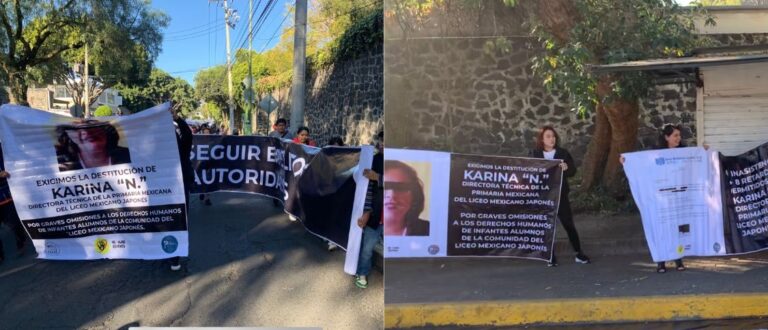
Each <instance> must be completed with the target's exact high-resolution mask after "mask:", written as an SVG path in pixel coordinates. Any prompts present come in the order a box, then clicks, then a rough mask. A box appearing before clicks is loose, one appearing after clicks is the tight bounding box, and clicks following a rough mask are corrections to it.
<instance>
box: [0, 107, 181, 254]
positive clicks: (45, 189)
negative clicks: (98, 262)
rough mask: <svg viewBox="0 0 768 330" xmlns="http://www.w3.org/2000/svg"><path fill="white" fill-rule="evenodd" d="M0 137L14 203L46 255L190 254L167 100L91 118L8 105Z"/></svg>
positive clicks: (0, 124) (1, 110)
mask: <svg viewBox="0 0 768 330" xmlns="http://www.w3.org/2000/svg"><path fill="white" fill-rule="evenodd" d="M0 138H2V144H3V155H4V160H5V168H6V169H7V170H8V172H9V173H10V174H11V178H10V179H9V184H10V188H11V194H12V195H13V200H14V203H15V204H16V210H17V211H18V214H19V218H20V219H21V220H22V223H23V224H24V228H25V229H26V230H27V232H28V233H29V235H30V237H31V238H32V242H33V243H34V245H35V249H36V250H37V253H38V257H39V258H43V259H65V260H78V259H101V258H126V259H164V258H169V257H174V256H186V255H187V254H188V236H187V212H186V208H185V198H184V187H183V181H182V174H181V167H180V164H179V153H178V151H177V150H178V149H177V145H176V137H175V132H174V126H173V121H172V118H171V114H170V112H169V111H168V104H164V105H160V106H157V107H154V108H151V109H147V110H144V111H142V112H139V113H137V114H133V115H130V116H122V117H102V118H98V119H93V120H83V119H77V118H69V117H63V116H59V115H55V114H51V113H48V112H43V111H38V110H34V109H30V108H26V107H21V106H12V105H4V106H3V107H2V108H0Z"/></svg>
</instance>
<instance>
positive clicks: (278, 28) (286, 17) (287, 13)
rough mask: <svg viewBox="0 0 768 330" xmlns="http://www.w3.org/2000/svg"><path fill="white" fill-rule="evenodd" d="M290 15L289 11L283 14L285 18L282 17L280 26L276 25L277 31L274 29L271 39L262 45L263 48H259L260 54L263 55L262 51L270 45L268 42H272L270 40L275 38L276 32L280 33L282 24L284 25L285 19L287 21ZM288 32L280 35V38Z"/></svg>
mask: <svg viewBox="0 0 768 330" xmlns="http://www.w3.org/2000/svg"><path fill="white" fill-rule="evenodd" d="M290 13H291V12H290V11H287V12H286V13H285V16H284V17H283V21H282V22H280V24H278V25H277V29H275V32H274V33H273V34H272V37H271V38H269V41H267V42H266V43H265V44H264V47H262V48H261V52H260V53H263V52H264V49H266V48H267V46H268V45H269V43H270V42H272V39H274V38H275V36H276V35H277V32H278V31H280V29H281V28H282V27H283V23H285V20H286V19H288V16H289V15H290ZM288 31H290V30H286V31H285V32H283V33H282V34H280V36H281V37H282V36H283V34H286V33H288Z"/></svg>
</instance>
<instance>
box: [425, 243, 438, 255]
mask: <svg viewBox="0 0 768 330" xmlns="http://www.w3.org/2000/svg"><path fill="white" fill-rule="evenodd" d="M427 252H429V254H431V255H436V254H437V253H438V252H440V247H439V246H437V245H436V244H432V245H430V246H429V248H428V249H427Z"/></svg>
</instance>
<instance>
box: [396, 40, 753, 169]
mask: <svg viewBox="0 0 768 330" xmlns="http://www.w3.org/2000/svg"><path fill="white" fill-rule="evenodd" d="M714 37H715V39H716V40H717V43H718V44H719V45H721V46H722V45H745V44H758V43H765V42H766V38H765V35H721V36H714ZM487 40H489V39H488V38H479V37H466V38H462V37H457V38H421V39H418V38H416V39H411V40H400V39H398V40H386V41H385V52H384V57H385V59H384V61H385V67H384V70H385V78H384V80H385V91H384V92H385V96H384V97H385V104H386V108H387V116H386V127H387V134H388V135H387V145H388V146H389V147H400V148H411V149H428V150H442V151H451V152H459V153H473V154H486V155H508V156H520V155H525V154H527V152H528V150H529V149H530V148H531V147H532V146H533V143H534V139H535V134H536V132H537V128H538V127H541V126H542V125H552V126H554V127H555V128H556V129H557V131H558V133H559V135H560V137H561V141H560V143H561V145H563V146H565V147H566V148H568V149H570V150H571V152H572V154H573V155H574V157H575V158H576V161H577V162H579V163H580V162H581V160H582V157H583V156H584V153H585V152H586V148H587V145H588V143H589V139H590V137H591V134H592V132H593V129H594V116H593V115H592V114H588V115H587V117H586V118H580V117H579V116H577V115H576V114H575V113H574V112H572V111H571V106H570V104H569V102H568V98H567V97H565V96H564V95H561V94H558V93H552V92H549V91H547V90H546V89H545V88H544V87H543V85H542V83H541V79H540V78H539V77H536V76H534V75H533V74H532V72H531V69H530V59H531V57H532V56H535V55H536V50H535V49H534V47H531V44H532V43H533V42H534V41H533V40H532V39H529V38H524V37H518V38H510V40H511V42H512V51H511V53H506V54H502V53H500V52H486V51H484V50H483V48H484V45H485V43H486V41H487ZM640 110H641V111H640V113H641V114H640V128H639V132H638V148H640V149H648V148H653V147H654V146H655V145H656V143H657V140H658V134H659V133H658V132H659V131H660V128H661V127H662V126H663V125H664V124H666V123H674V124H681V125H682V127H683V131H682V135H683V142H684V143H686V144H687V145H695V143H696V117H695V114H696V89H695V86H693V85H692V84H671V85H659V86H656V87H655V88H654V89H653V90H652V91H650V93H649V96H648V97H646V98H644V99H642V100H640Z"/></svg>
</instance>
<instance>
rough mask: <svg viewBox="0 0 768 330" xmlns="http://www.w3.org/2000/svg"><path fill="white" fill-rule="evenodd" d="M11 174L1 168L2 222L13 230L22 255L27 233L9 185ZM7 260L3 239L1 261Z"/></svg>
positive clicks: (0, 253) (18, 251)
mask: <svg viewBox="0 0 768 330" xmlns="http://www.w3.org/2000/svg"><path fill="white" fill-rule="evenodd" d="M2 165H3V160H2V155H1V154H0V167H1V166H2ZM9 177H11V175H10V174H9V173H8V172H6V171H5V170H4V169H0V222H5V224H6V225H7V226H8V227H10V228H11V229H12V230H13V233H14V236H15V238H16V253H17V254H18V255H21V254H22V253H23V252H24V245H26V242H27V233H26V232H25V231H24V227H23V225H22V224H21V220H20V219H19V215H18V213H17V212H16V205H14V203H13V198H12V197H11V188H10V187H9V186H8V178H9ZM3 260H5V251H4V250H3V241H2V240H0V263H2V262H3Z"/></svg>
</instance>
